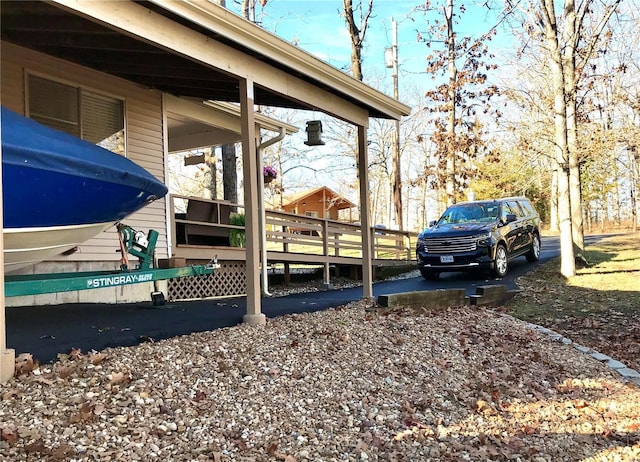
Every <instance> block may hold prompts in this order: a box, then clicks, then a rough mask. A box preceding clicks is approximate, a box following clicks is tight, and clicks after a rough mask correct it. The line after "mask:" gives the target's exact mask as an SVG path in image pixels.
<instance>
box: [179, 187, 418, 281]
mask: <svg viewBox="0 0 640 462" xmlns="http://www.w3.org/2000/svg"><path fill="white" fill-rule="evenodd" d="M170 202H171V210H173V211H174V213H173V214H172V217H171V218H172V220H171V221H172V222H171V233H172V236H173V237H172V243H173V244H172V249H171V250H172V255H173V259H172V260H173V261H175V264H177V265H179V264H184V263H186V264H190V263H200V262H202V261H204V260H209V259H211V258H214V257H217V259H218V261H219V262H221V264H222V265H223V267H224V265H225V264H227V265H228V264H231V265H233V264H234V263H235V264H236V266H237V264H240V263H244V262H245V260H246V253H245V249H244V247H243V246H242V245H243V242H242V240H243V239H242V238H243V236H244V225H242V224H234V223H235V222H237V221H236V220H234V216H235V214H242V213H243V207H242V205H240V204H233V203H230V202H227V201H221V200H207V199H202V198H196V197H190V196H181V195H171V196H170ZM362 232H363V230H362V227H361V226H360V225H359V224H357V223H346V222H342V221H336V220H330V219H323V218H314V217H307V216H301V215H296V214H292V213H287V212H282V211H276V210H266V211H265V225H264V236H265V239H266V249H267V265H268V266H269V267H273V266H274V265H282V266H283V267H284V273H285V281H288V280H289V269H290V266H291V265H307V266H312V265H313V266H318V267H323V268H324V281H325V283H327V284H329V283H330V278H331V273H332V272H333V274H337V269H341V270H342V272H343V273H344V272H345V271H347V272H348V273H349V274H350V275H351V277H357V275H359V274H361V271H360V270H361V268H362ZM368 232H370V233H371V235H372V240H371V242H372V245H373V249H372V250H373V253H372V254H373V256H374V259H373V267H374V269H375V268H382V267H389V266H410V265H413V264H414V261H415V258H414V249H415V243H416V239H417V233H413V232H408V231H397V230H389V229H377V228H372V229H370V230H368ZM331 269H334V270H333V271H331ZM238 290H239V289H235V291H236V292H237V291H238ZM232 292H233V291H232Z"/></svg>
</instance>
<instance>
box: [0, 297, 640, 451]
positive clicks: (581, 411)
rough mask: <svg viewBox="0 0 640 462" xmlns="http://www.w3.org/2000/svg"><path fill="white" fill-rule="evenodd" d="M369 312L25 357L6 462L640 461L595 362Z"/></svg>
mask: <svg viewBox="0 0 640 462" xmlns="http://www.w3.org/2000/svg"><path fill="white" fill-rule="evenodd" d="M371 303H372V302H371V301H367V300H362V301H359V302H354V303H352V304H349V305H347V306H343V307H337V308H335V309H330V310H327V311H323V312H317V313H312V314H299V315H289V316H284V317H280V318H276V319H269V320H268V322H267V325H266V326H262V327H252V326H248V325H240V326H236V327H232V328H227V329H220V330H216V331H213V332H207V333H198V334H193V335H189V336H184V337H179V338H174V339H170V340H166V341H160V342H156V343H145V344H141V345H138V346H135V347H128V348H114V349H108V350H104V351H102V352H93V353H90V354H86V355H85V354H82V353H81V352H72V354H70V355H69V356H68V357H64V358H61V360H60V361H58V362H57V363H55V364H53V365H47V366H46V367H44V366H43V367H38V366H37V365H35V364H32V363H31V362H30V361H29V358H28V357H23V358H21V362H20V370H19V372H20V374H19V375H18V376H17V377H16V378H14V379H12V380H11V381H9V382H8V383H7V384H5V385H1V386H0V429H1V434H2V438H1V440H2V441H1V442H0V460H8V461H41V460H51V461H75V460H78V461H80V460H82V461H138V460H139V461H156V460H158V461H199V460H203V461H284V462H297V461H343V460H348V461H430V460H433V461H440V460H445V461H467V460H472V461H483V460H500V461H502V460H514V461H518V460H521V461H540V462H542V461H554V462H555V461H583V462H592V461H605V460H606V461H638V460H640V390H639V389H638V387H637V386H634V385H631V384H625V383H623V382H622V381H621V380H620V379H619V376H618V375H617V374H615V373H613V372H612V371H611V370H610V369H608V368H607V367H606V366H604V365H603V364H602V363H600V362H598V361H596V360H594V359H593V358H591V357H589V356H587V355H584V354H582V353H580V352H578V351H577V350H575V349H574V348H573V347H571V346H567V345H563V344H562V343H560V342H557V341H553V340H551V339H550V338H548V337H546V336H540V335H539V334H538V333H536V332H535V331H533V330H531V329H529V328H526V327H525V325H524V323H521V322H519V321H516V320H513V319H510V318H508V317H505V316H502V315H500V314H498V313H495V312H493V311H490V310H485V309H478V308H474V309H471V308H453V309H447V310H440V311H435V312H434V311H427V310H402V309H395V310H384V311H383V310H373V309H372V307H371Z"/></svg>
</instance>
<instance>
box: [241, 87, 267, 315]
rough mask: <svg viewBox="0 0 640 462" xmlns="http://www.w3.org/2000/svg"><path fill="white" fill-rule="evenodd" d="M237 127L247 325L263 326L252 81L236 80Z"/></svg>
mask: <svg viewBox="0 0 640 462" xmlns="http://www.w3.org/2000/svg"><path fill="white" fill-rule="evenodd" d="M239 83H240V124H241V125H240V130H241V131H242V171H243V179H244V214H245V234H246V238H247V243H246V252H247V256H246V260H247V263H246V264H247V267H246V268H247V313H246V314H245V315H244V317H243V318H242V319H243V321H244V322H246V323H247V324H253V325H263V324H266V322H267V318H266V317H265V315H264V314H262V313H261V300H260V235H259V234H260V233H259V223H260V216H259V213H258V159H257V149H256V123H255V118H254V116H255V114H254V112H253V80H251V79H240V81H239Z"/></svg>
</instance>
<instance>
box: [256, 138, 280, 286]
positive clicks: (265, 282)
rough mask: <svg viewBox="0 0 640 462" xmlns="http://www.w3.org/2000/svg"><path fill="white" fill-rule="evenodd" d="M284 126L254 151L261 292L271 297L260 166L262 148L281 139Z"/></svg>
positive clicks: (262, 179) (261, 166) (261, 164)
mask: <svg viewBox="0 0 640 462" xmlns="http://www.w3.org/2000/svg"><path fill="white" fill-rule="evenodd" d="M286 133H287V132H286V129H285V127H280V134H278V135H277V136H275V137H273V138H271V139H268V140H266V141H265V142H264V143H260V144H259V145H258V146H257V149H256V152H257V154H258V186H259V190H260V193H261V194H260V195H259V197H258V211H259V212H260V227H259V232H260V262H261V274H262V293H263V294H264V295H266V296H268V297H271V295H272V294H271V293H270V292H269V277H268V275H267V233H266V229H267V214H266V211H265V208H264V176H263V175H262V168H263V166H264V164H263V162H262V150H263V149H265V148H268V147H269V146H271V145H272V144H275V143H277V142H279V141H282V140H283V139H284V137H285V135H286Z"/></svg>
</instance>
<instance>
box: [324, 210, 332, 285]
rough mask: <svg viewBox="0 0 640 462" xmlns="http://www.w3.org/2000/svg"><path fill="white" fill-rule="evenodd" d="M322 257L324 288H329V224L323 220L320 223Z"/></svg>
mask: <svg viewBox="0 0 640 462" xmlns="http://www.w3.org/2000/svg"><path fill="white" fill-rule="evenodd" d="M322 256H323V257H324V281H323V282H324V286H325V287H326V288H329V287H331V275H330V274H329V259H328V257H329V222H328V221H327V219H326V218H325V219H324V220H323V222H322Z"/></svg>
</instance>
